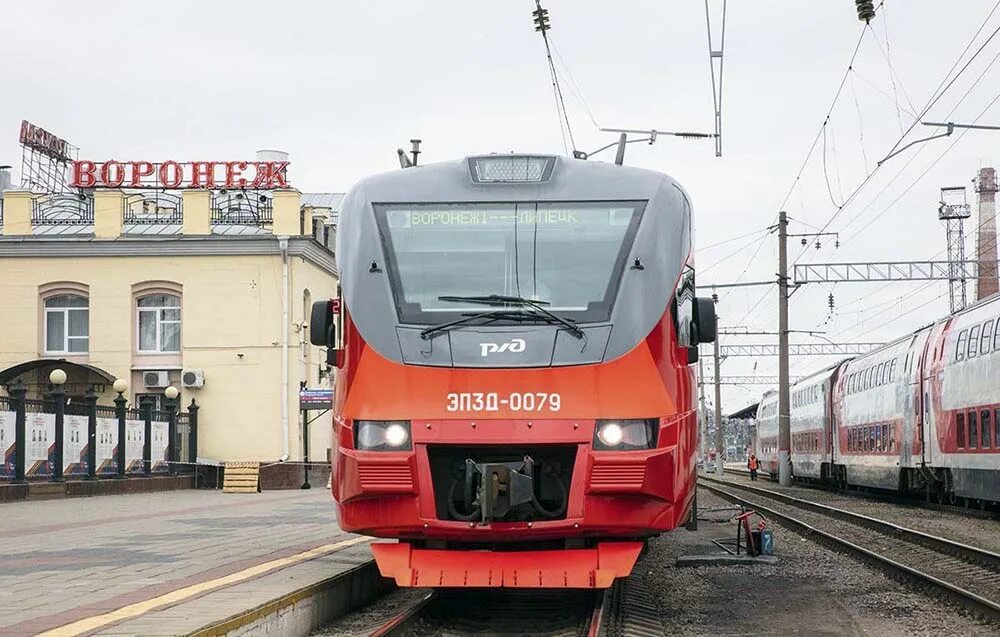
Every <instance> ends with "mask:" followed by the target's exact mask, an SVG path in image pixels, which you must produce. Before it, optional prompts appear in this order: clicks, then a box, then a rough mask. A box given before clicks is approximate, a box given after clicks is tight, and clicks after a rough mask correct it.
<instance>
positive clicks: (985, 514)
mask: <svg viewBox="0 0 1000 637" xmlns="http://www.w3.org/2000/svg"><path fill="white" fill-rule="evenodd" d="M725 471H727V472H729V473H733V474H737V475H744V476H748V475H750V470H749V469H739V468H734V467H726V468H725ZM792 478H793V479H795V477H794V476H792ZM771 481H772V482H773V479H772V480H771ZM796 486H800V487H802V488H804V489H819V490H822V491H829V492H831V493H841V494H844V495H846V496H848V497H852V498H859V499H864V500H876V501H879V502H888V503H892V504H898V505H900V506H907V507H915V508H918V509H927V510H928V511H944V512H945V513H954V514H955V515H962V516H965V517H970V518H976V519H978V520H997V519H1000V514H998V513H997V512H995V511H991V510H989V509H974V508H971V507H963V506H959V505H957V504H945V503H944V502H929V501H927V500H924V499H922V498H920V497H916V496H913V497H911V496H907V495H906V494H901V493H898V492H894V491H891V490H886V489H874V490H871V491H839V490H838V489H837V487H836V486H834V485H831V484H825V483H823V482H799V483H797V485H796Z"/></svg>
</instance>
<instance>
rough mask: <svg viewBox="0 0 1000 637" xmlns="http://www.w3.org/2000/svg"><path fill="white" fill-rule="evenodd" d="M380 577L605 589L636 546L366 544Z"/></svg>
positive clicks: (402, 582)
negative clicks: (503, 547) (468, 548)
mask: <svg viewBox="0 0 1000 637" xmlns="http://www.w3.org/2000/svg"><path fill="white" fill-rule="evenodd" d="M371 546H372V553H374V554H375V561H376V562H377V563H378V568H379V571H380V572H381V573H382V575H383V576H384V577H391V578H393V579H395V580H396V584H397V585H398V586H403V587H411V586H413V587H416V586H421V587H486V588H608V587H610V586H611V584H612V583H613V582H614V580H615V578H617V577H625V576H627V575H628V574H629V573H631V572H632V567H633V566H634V565H635V561H636V560H637V559H638V558H639V552H640V551H642V543H641V542H601V543H600V544H598V545H597V548H592V549H565V550H545V551H510V552H506V551H505V552H496V551H460V550H450V551H449V550H432V549H415V548H413V547H412V546H411V545H410V544H406V543H403V542H401V543H399V544H386V543H379V544H372V545H371Z"/></svg>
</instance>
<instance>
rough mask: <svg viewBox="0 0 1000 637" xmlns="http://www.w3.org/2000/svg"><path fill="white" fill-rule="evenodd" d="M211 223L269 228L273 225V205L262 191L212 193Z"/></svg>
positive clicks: (222, 191) (220, 191) (221, 191)
mask: <svg viewBox="0 0 1000 637" xmlns="http://www.w3.org/2000/svg"><path fill="white" fill-rule="evenodd" d="M212 223H213V224H218V225H231V226H258V227H263V226H269V225H271V224H272V223H274V205H273V203H272V201H271V198H270V197H268V196H267V195H265V194H264V192H263V191H256V190H219V191H217V192H214V193H212Z"/></svg>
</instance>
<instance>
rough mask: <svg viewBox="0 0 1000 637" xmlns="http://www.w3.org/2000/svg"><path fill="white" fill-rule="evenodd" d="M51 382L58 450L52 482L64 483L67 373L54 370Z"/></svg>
mask: <svg viewBox="0 0 1000 637" xmlns="http://www.w3.org/2000/svg"><path fill="white" fill-rule="evenodd" d="M49 382H50V383H52V401H53V403H55V406H54V409H53V411H54V413H55V418H56V449H55V461H54V462H53V463H52V482H62V481H63V433H64V425H65V421H66V391H65V390H64V389H63V385H64V384H66V372H64V371H63V370H61V369H53V370H52V372H51V373H50V374H49Z"/></svg>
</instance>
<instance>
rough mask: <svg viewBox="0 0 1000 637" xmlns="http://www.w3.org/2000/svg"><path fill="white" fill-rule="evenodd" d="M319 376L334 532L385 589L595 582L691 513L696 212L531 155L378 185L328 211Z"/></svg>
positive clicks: (668, 189)
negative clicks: (357, 548)
mask: <svg viewBox="0 0 1000 637" xmlns="http://www.w3.org/2000/svg"><path fill="white" fill-rule="evenodd" d="M336 255H337V262H338V265H339V268H340V275H341V284H340V286H341V289H340V295H339V298H338V299H334V300H331V301H329V302H326V301H324V302H320V303H317V304H316V305H315V306H314V308H313V315H312V321H311V326H312V329H311V333H312V335H313V336H312V340H313V342H314V343H315V344H317V345H326V346H327V347H328V350H327V351H328V359H329V360H330V361H331V363H332V364H334V365H335V366H336V367H337V368H338V372H337V374H336V380H335V398H334V424H333V428H334V431H333V439H334V448H335V450H334V453H333V477H332V490H333V496H334V499H335V500H336V506H337V509H338V512H339V521H340V525H341V527H342V528H343V529H344V530H347V531H352V532H357V533H363V534H366V535H372V536H376V537H384V538H395V539H398V540H399V542H398V543H376V544H373V546H372V550H373V552H374V555H375V559H376V561H377V562H378V566H379V568H380V570H381V572H382V573H383V575H386V576H388V577H392V578H394V579H395V580H396V582H397V583H398V584H399V585H401V586H476V587H490V586H492V587H499V586H503V587H570V588H585V587H607V586H609V585H610V584H611V583H612V581H613V580H614V578H616V577H622V576H625V575H627V574H628V573H629V572H630V571H631V569H632V566H633V564H634V562H635V560H636V558H637V556H638V555H639V552H640V550H641V548H642V545H643V542H644V541H645V540H646V539H647V538H649V537H651V536H654V535H656V534H659V533H661V532H663V531H669V530H671V529H674V528H675V527H677V526H679V525H683V524H685V522H686V521H687V520H688V518H689V516H692V515H693V509H694V508H695V505H694V496H695V479H696V475H695V472H696V460H697V458H696V455H697V436H698V428H697V422H696V408H695V401H694V398H695V389H694V388H695V385H696V378H695V373H694V369H693V367H692V366H691V365H690V363H692V362H693V361H694V360H695V359H696V356H697V345H698V343H699V342H709V341H711V340H713V339H714V338H715V313H714V308H713V307H712V303H711V301H710V300H708V299H697V298H695V294H694V292H695V287H694V269H693V261H692V250H691V203H690V201H689V199H688V196H687V194H686V193H685V192H684V190H682V189H681V187H680V186H679V185H678V184H677V183H676V182H675V181H674V180H673V179H671V178H670V177H668V176H666V175H663V174H660V173H656V172H651V171H648V170H640V169H637V168H630V167H625V166H619V165H610V164H603V163H597V162H588V161H582V160H576V159H568V158H564V157H555V156H542V155H487V156H480V157H469V158H465V159H463V160H459V161H451V162H444V163H439V164H430V165H426V166H420V167H415V168H407V169H405V170H398V171H394V172H391V173H387V174H382V175H377V176H374V177H371V178H368V179H365V180H363V181H361V182H360V183H358V184H357V185H356V186H355V187H354V188H353V189H352V190H351V191H350V192H349V193H348V194H347V196H346V197H345V199H344V201H343V206H342V210H341V213H340V222H339V226H338V229H337V249H336Z"/></svg>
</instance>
